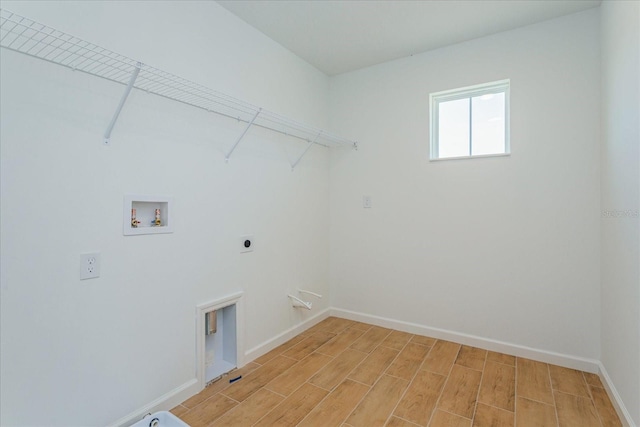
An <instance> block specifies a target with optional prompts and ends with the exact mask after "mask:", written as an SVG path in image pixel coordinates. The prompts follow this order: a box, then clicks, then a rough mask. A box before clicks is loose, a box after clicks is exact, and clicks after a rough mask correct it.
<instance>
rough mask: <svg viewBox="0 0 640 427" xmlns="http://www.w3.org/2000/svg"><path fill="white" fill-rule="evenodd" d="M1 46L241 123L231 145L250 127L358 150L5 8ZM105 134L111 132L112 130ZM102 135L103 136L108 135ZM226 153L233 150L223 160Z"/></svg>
mask: <svg viewBox="0 0 640 427" xmlns="http://www.w3.org/2000/svg"><path fill="white" fill-rule="evenodd" d="M0 46H1V47H3V48H6V49H9V50H13V51H16V52H20V53H23V54H26V55H29V56H32V57H36V58H39V59H43V60H45V61H48V62H52V63H55V64H59V65H63V66H65V67H68V68H70V69H72V70H74V71H81V72H83V73H87V74H91V75H93V76H97V77H101V78H103V79H106V80H110V81H112V82H116V83H120V84H123V85H125V86H127V87H128V90H130V89H131V88H136V89H139V90H143V91H145V92H148V93H152V94H155V95H159V96H162V97H164V98H168V99H171V100H174V101H178V102H182V103H184V104H187V105H191V106H193V107H197V108H201V109H203V110H206V111H209V112H213V113H217V114H220V115H222V116H226V117H229V118H232V119H236V120H239V121H242V122H245V123H246V124H247V128H246V129H245V132H244V133H243V134H242V135H241V136H240V138H239V139H238V141H236V144H235V145H237V144H238V143H239V142H240V139H242V137H243V136H244V134H245V133H246V131H247V130H248V129H249V127H250V126H258V127H262V128H266V129H270V130H272V131H275V132H278V133H281V134H284V135H289V136H292V137H295V138H299V139H302V140H305V141H307V142H308V143H309V147H310V146H311V145H313V144H318V145H322V146H325V147H353V148H357V143H356V142H355V141H352V140H348V139H346V138H342V137H340V136H337V135H334V134H331V133H329V132H326V131H324V130H320V129H317V128H314V127H312V126H308V125H306V124H302V123H299V122H297V121H294V120H292V119H289V118H287V117H284V116H282V115H280V114H277V113H274V112H271V111H267V110H265V109H262V108H260V107H257V106H255V105H253V104H250V103H248V102H245V101H242V100H240V99H237V98H234V97H231V96H228V95H225V94H223V93H220V92H218V91H215V90H213V89H210V88H208V87H206V86H203V85H201V84H198V83H194V82H192V81H190V80H187V79H184V78H182V77H179V76H177V75H174V74H171V73H168V72H166V71H163V70H160V69H158V68H155V67H152V66H149V65H147V64H144V63H142V62H140V61H136V60H134V59H131V58H129V57H126V56H124V55H121V54H119V53H116V52H113V51H111V50H108V49H105V48H103V47H100V46H97V45H95V44H93V43H90V42H87V41H85V40H82V39H80V38H78V37H75V36H72V35H70V34H67V33H64V32H62V31H59V30H56V29H55V28H51V27H48V26H46V25H43V24H40V23H38V22H36V21H33V20H31V19H29V18H25V17H23V16H20V15H18V14H15V13H13V12H10V11H8V10H6V9H0ZM128 90H127V92H125V95H124V96H123V100H122V101H121V105H120V106H119V108H118V111H116V115H115V117H114V119H113V122H112V124H111V125H110V127H113V123H114V122H115V120H116V119H117V116H118V114H119V110H120V108H122V104H124V101H125V100H126V96H127V95H128ZM107 133H110V129H108V131H107ZM105 137H107V135H106V134H105ZM235 145H234V146H233V148H232V149H231V151H233V149H234V148H235ZM309 147H307V148H309ZM305 152H306V150H305ZM230 154H231V152H230V153H229V154H228V155H227V158H228V157H229V155H230ZM296 163H297V162H296Z"/></svg>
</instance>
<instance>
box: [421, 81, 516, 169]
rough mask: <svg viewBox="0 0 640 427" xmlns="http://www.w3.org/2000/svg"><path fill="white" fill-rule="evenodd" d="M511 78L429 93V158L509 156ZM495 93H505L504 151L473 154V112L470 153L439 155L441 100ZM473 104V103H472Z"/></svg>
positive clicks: (470, 117) (470, 115) (436, 159)
mask: <svg viewBox="0 0 640 427" xmlns="http://www.w3.org/2000/svg"><path fill="white" fill-rule="evenodd" d="M510 86H511V80H509V79H505V80H499V81H495V82H491V83H484V84H480V85H475V86H467V87H463V88H458V89H451V90H445V91H442V92H435V93H431V94H429V113H430V114H429V115H430V118H431V123H430V149H429V160H431V161H440V160H456V159H472V158H479V157H501V156H509V155H510V154H511V144H510V138H509V134H510V132H509V128H510V125H509V123H510V112H509V110H510V108H509V105H510V99H509V98H510V96H509V91H510ZM495 93H504V100H505V106H504V132H505V135H504V153H495V154H476V155H472V154H471V152H472V150H471V146H472V145H473V126H472V123H471V120H472V114H469V148H470V149H469V155H468V156H459V157H442V158H441V157H439V150H438V147H439V145H438V144H439V141H438V134H439V129H438V123H439V121H438V119H439V117H438V113H439V106H440V103H441V102H446V101H454V100H457V99H464V98H473V97H476V96H482V95H489V94H495ZM470 104H471V103H470Z"/></svg>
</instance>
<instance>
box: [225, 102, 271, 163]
mask: <svg viewBox="0 0 640 427" xmlns="http://www.w3.org/2000/svg"><path fill="white" fill-rule="evenodd" d="M261 111H262V108H258V111H256V114H255V116H253V119H251V121H250V122H249V123H248V124H247V127H246V128H244V131H243V132H242V134H240V136H239V137H238V139H237V140H236V143H235V144H233V147H231V150H230V151H229V152H228V153H227V155H226V156H224V161H225V162H227V163H229V157H231V153H233V151H234V150H235V149H236V147H237V146H238V144H240V141H242V138H244V136H245V135H246V134H247V132H249V129H250V128H251V126H252V125H253V122H255V121H256V119H257V118H258V116H259V115H260V112H261Z"/></svg>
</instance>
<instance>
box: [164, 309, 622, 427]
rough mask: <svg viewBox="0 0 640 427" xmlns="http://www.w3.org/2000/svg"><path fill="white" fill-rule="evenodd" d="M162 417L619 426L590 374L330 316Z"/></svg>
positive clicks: (199, 422)
mask: <svg viewBox="0 0 640 427" xmlns="http://www.w3.org/2000/svg"><path fill="white" fill-rule="evenodd" d="M238 375H242V379H240V380H238V381H236V382H234V383H232V384H230V383H229V381H228V380H229V378H235V377H237V376H238ZM171 412H173V413H174V414H175V415H176V416H178V417H180V418H181V419H182V420H184V421H185V422H186V423H188V424H189V425H190V426H192V427H201V426H207V427H208V426H241V427H244V426H247V427H249V426H263V427H267V426H319V427H331V426H346V427H360V426H363V427H374V426H390V427H416V426H423V427H427V426H429V427H554V426H555V427H572V426H576V427H591V426H594V427H621V426H622V424H621V422H620V419H619V418H618V416H617V415H616V412H615V409H614V408H613V405H612V404H611V401H610V400H609V397H608V395H607V392H606V391H605V389H604V387H603V385H602V382H601V381H600V378H599V377H598V376H597V375H594V374H590V373H587V372H581V371H576V370H573V369H568V368H563V367H560V366H554V365H548V364H546V363H541V362H536V361H533V360H528V359H523V358H519V357H514V356H510V355H506V354H501V353H496V352H493V351H486V350H483V349H479V348H474V347H470V346H466V345H460V344H457V343H453V342H448V341H443V340H437V339H434V338H430V337H425V336H420V335H413V334H409V333H406V332H400V331H394V330H391V329H386V328H381V327H379V326H373V325H368V324H365V323H361V322H354V321H351V320H347V319H340V318H337V317H329V318H327V319H325V320H323V321H322V322H320V323H318V324H317V325H315V326H313V327H312V328H310V329H308V330H306V331H305V332H303V333H302V334H300V335H298V336H296V337H295V338H293V339H291V340H290V341H288V342H286V343H284V344H282V345H281V346H279V347H277V348H275V349H274V350H272V351H270V352H268V353H266V354H265V355H263V356H261V357H259V358H257V359H256V360H254V361H253V362H250V363H248V364H247V365H246V366H244V367H242V368H240V369H237V370H235V371H234V372H232V373H231V374H230V375H228V376H226V377H223V378H222V379H220V380H219V381H217V382H214V383H213V384H211V385H209V386H208V387H207V388H205V389H204V390H203V391H202V392H200V393H199V394H197V395H195V396H193V397H191V398H190V399H188V400H186V401H184V402H183V403H182V404H181V405H178V406H177V407H175V408H173V409H172V411H171Z"/></svg>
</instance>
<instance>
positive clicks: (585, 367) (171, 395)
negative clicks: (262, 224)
mask: <svg viewBox="0 0 640 427" xmlns="http://www.w3.org/2000/svg"><path fill="white" fill-rule="evenodd" d="M329 316H336V317H342V318H345V319H350V320H356V321H360V322H365V323H369V324H372V325H377V326H382V327H385V328H391V329H395V330H398V331H403V332H409V333H412V334H420V335H427V336H430V337H433V338H438V339H444V340H448V341H453V342H456V343H460V344H465V345H472V346H474V347H479V348H483V349H486V350H491V351H497V352H500V353H505V354H510V355H513V356H518V357H526V358H527V359H532V360H537V361H540V362H545V363H551V364H554V365H558V366H564V367H567V368H572V369H578V370H581V371H586V372H591V373H595V374H599V375H600V378H601V379H602V382H603V384H604V386H605V387H606V389H607V393H608V394H609V396H610V397H611V398H612V403H613V406H614V407H615V409H616V412H617V413H618V415H619V417H620V419H621V420H622V422H623V424H624V425H625V426H626V427H637V426H636V424H635V423H634V422H633V419H632V418H631V415H630V414H629V412H628V411H627V409H626V407H625V406H624V403H623V402H622V399H621V398H620V395H619V394H618V392H617V390H616V388H615V386H614V385H613V382H612V381H611V378H610V377H609V375H608V374H607V371H606V369H605V367H604V365H603V364H602V363H601V362H600V361H599V360H595V359H587V358H583V357H577V356H571V355H567V354H561V353H555V352H552V351H546V350H539V349H535V348H531V347H526V346H522V345H518V344H513V343H508V342H504V341H497V340H492V339H488V338H483V337H479V336H475V335H469V334H464V333H460V332H454V331H449V330H446V329H440V328H434V327H430V326H425V325H419V324H416V323H410V322H403V321H401V320H394V319H389V318H386V317H380V316H375V315H371V314H366V313H359V312H355V311H351V310H345V309H341V308H327V309H325V310H323V311H321V312H320V313H318V314H316V315H315V316H313V317H311V318H309V319H307V320H305V321H304V322H302V323H300V324H299V325H296V326H294V327H292V328H290V329H287V330H286V331H284V332H282V333H281V334H279V335H277V336H275V337H273V338H271V339H269V340H267V341H265V342H263V343H262V344H260V345H258V346H256V347H254V348H252V349H250V350H248V351H246V352H245V354H244V362H245V363H248V362H251V361H252V360H255V359H257V358H258V357H260V356H262V355H263V354H265V353H267V352H269V351H271V350H273V349H274V348H276V347H277V346H279V345H281V344H283V343H285V342H287V341H288V340H290V339H291V338H293V337H295V336H296V335H298V334H300V333H301V332H304V331H305V330H307V329H309V328H310V327H312V326H314V325H315V324H317V323H319V322H321V321H322V320H324V319H326V318H327V317H329ZM198 392H200V388H199V383H198V380H197V379H196V378H194V379H192V380H190V381H188V382H186V383H185V384H183V385H181V386H180V387H178V388H176V389H174V390H172V391H170V392H168V393H166V394H164V395H163V396H161V397H159V398H158V399H156V400H154V401H153V402H151V403H149V404H148V405H146V406H144V407H142V408H140V409H137V410H135V411H133V412H132V413H130V414H128V415H126V416H124V417H122V418H120V419H119V420H117V421H115V422H114V423H112V424H111V425H110V426H109V427H123V426H129V425H131V424H133V423H135V422H137V421H138V420H140V419H141V418H142V417H143V416H144V415H145V414H147V413H149V412H151V413H153V412H156V411H168V410H170V409H172V408H174V407H175V406H177V405H179V404H180V403H182V402H184V401H185V400H187V399H188V398H190V397H191V396H193V395H195V394H197V393H198Z"/></svg>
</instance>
